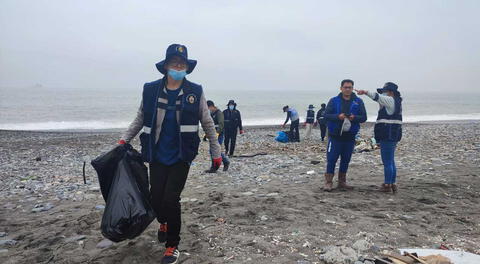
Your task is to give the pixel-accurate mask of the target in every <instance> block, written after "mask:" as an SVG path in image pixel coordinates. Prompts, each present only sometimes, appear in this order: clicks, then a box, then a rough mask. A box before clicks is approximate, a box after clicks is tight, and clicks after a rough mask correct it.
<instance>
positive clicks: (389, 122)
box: [377, 119, 403, 125]
mask: <svg viewBox="0 0 480 264" xmlns="http://www.w3.org/2000/svg"><path fill="white" fill-rule="evenodd" d="M381 123H383V124H399V125H401V124H402V123H403V122H402V120H393V119H378V120H377V124H381Z"/></svg>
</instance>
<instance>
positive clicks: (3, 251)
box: [0, 248, 8, 254]
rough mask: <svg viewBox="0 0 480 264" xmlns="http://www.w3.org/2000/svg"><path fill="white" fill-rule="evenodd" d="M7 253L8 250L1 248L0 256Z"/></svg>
mask: <svg viewBox="0 0 480 264" xmlns="http://www.w3.org/2000/svg"><path fill="white" fill-rule="evenodd" d="M4 253H8V249H6V248H2V249H0V254H4Z"/></svg>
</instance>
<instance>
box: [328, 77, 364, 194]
mask: <svg viewBox="0 0 480 264" xmlns="http://www.w3.org/2000/svg"><path fill="white" fill-rule="evenodd" d="M340 91H341V92H340V93H339V94H338V95H337V96H335V97H333V98H331V99H330V101H329V102H328V104H327V108H326V110H325V119H326V120H327V127H328V135H329V136H328V146H327V170H326V172H325V186H324V188H323V189H324V190H325V191H328V192H329V191H331V190H332V186H333V177H334V175H335V166H336V164H337V160H338V158H339V157H340V166H339V170H338V186H337V187H338V188H339V189H341V190H350V189H353V187H351V186H349V185H347V170H348V165H349V163H350V159H351V157H352V153H353V149H354V147H355V136H356V135H357V133H358V132H359V131H360V123H364V122H365V121H367V112H366V110H365V105H364V103H363V101H362V99H360V98H359V97H357V96H356V95H355V93H353V81H352V80H349V79H346V80H343V81H342V82H341V85H340Z"/></svg>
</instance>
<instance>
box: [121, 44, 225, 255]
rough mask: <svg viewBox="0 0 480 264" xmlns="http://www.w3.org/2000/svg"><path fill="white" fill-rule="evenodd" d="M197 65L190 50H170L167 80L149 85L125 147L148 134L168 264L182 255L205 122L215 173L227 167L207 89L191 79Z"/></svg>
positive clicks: (147, 154) (163, 68) (147, 153)
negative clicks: (188, 196)
mask: <svg viewBox="0 0 480 264" xmlns="http://www.w3.org/2000/svg"><path fill="white" fill-rule="evenodd" d="M196 65H197V61H195V60H190V59H188V53H187V47H185V46H184V45H180V44H172V45H170V46H169V47H168V48H167V51H166V56H165V60H163V61H161V62H159V63H157V64H156V67H157V69H158V71H160V72H161V73H162V74H163V75H164V77H163V78H162V79H159V80H157V81H154V82H150V83H146V84H145V85H144V87H143V95H142V102H141V104H140V108H139V109H138V112H137V116H136V117H135V119H134V120H133V122H132V123H131V124H130V126H129V127H128V129H127V130H126V132H125V133H124V134H123V135H122V138H121V140H120V141H119V143H120V144H125V143H128V142H130V140H132V139H133V138H134V137H135V136H136V135H137V134H138V132H140V130H141V129H142V128H143V133H141V134H140V143H141V147H142V150H141V153H142V157H143V159H144V161H145V162H148V163H149V166H150V195H151V197H150V199H151V204H152V207H153V209H154V211H155V213H156V215H157V220H158V222H159V223H160V228H159V230H158V240H159V241H160V242H161V243H162V242H165V247H166V251H165V254H164V257H163V259H162V263H176V262H177V260H178V257H179V255H180V252H179V250H178V245H179V242H180V228H181V223H182V221H181V207H180V194H181V193H182V191H183V188H184V186H185V183H186V180H187V176H188V171H189V169H190V165H191V162H192V161H193V159H194V158H195V157H196V155H197V154H198V146H199V143H200V138H199V137H198V124H199V122H200V123H201V124H202V128H203V130H204V131H205V133H206V134H207V137H208V139H209V142H210V151H211V153H212V156H213V157H214V159H213V162H214V166H215V168H216V169H218V167H220V165H221V163H222V158H221V156H220V145H219V144H218V141H217V135H216V132H215V125H214V123H213V120H212V118H211V117H210V114H209V112H208V108H207V101H206V99H205V94H204V93H203V89H202V86H200V85H198V84H195V83H193V82H190V81H188V80H187V79H186V78H185V76H186V75H187V74H189V73H191V72H192V71H193V69H194V68H195V66H196Z"/></svg>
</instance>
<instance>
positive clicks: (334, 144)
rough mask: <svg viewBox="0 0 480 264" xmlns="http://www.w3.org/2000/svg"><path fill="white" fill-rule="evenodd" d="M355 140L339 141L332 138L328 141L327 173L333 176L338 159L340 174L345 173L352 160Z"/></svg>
mask: <svg viewBox="0 0 480 264" xmlns="http://www.w3.org/2000/svg"><path fill="white" fill-rule="evenodd" d="M354 147H355V140H349V141H340V140H337V139H334V138H330V139H329V140H328V148H327V173H331V174H334V173H335V166H336V165H337V160H338V158H339V157H341V158H340V168H339V172H340V173H347V170H348V164H349V163H350V159H351V158H352V153H353V148H354Z"/></svg>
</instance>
